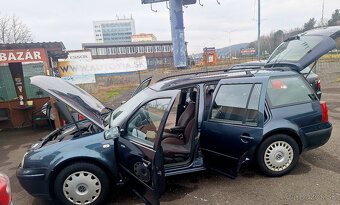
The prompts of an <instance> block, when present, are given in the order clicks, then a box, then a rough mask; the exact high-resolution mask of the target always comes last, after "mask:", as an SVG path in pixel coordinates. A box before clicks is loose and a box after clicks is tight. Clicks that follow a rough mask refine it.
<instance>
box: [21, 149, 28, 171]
mask: <svg viewBox="0 0 340 205" xmlns="http://www.w3.org/2000/svg"><path fill="white" fill-rule="evenodd" d="M27 153H28V152H26V153H25V154H24V156H23V158H22V160H21V167H22V168H24V162H25V157H26V155H27Z"/></svg>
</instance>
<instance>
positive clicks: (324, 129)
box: [303, 122, 333, 151]
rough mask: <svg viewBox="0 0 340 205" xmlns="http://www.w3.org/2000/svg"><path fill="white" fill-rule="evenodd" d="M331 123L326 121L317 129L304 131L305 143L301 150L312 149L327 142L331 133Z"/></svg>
mask: <svg viewBox="0 0 340 205" xmlns="http://www.w3.org/2000/svg"><path fill="white" fill-rule="evenodd" d="M332 129H333V127H332V124H331V123H329V122H327V123H323V124H322V125H321V126H320V129H319V130H316V131H312V132H308V133H305V135H306V144H305V147H304V150H303V151H307V150H310V149H314V148H317V147H320V146H322V145H324V144H325V143H326V142H328V140H329V138H330V137H331V134H332Z"/></svg>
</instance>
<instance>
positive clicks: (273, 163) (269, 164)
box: [257, 134, 299, 177]
mask: <svg viewBox="0 0 340 205" xmlns="http://www.w3.org/2000/svg"><path fill="white" fill-rule="evenodd" d="M298 160H299V147H298V144H297V143H296V141H295V140H294V139H293V138H292V137H290V136H288V135H286V134H276V135H273V136H270V137H268V138H266V139H265V140H264V141H263V142H262V143H261V145H260V146H259V149H258V151H257V162H258V166H259V168H260V170H261V171H262V172H263V173H264V174H265V175H267V176H272V177H278V176H282V175H285V174H287V173H289V172H290V171H291V170H292V169H293V168H294V167H295V166H296V164H297V162H298Z"/></svg>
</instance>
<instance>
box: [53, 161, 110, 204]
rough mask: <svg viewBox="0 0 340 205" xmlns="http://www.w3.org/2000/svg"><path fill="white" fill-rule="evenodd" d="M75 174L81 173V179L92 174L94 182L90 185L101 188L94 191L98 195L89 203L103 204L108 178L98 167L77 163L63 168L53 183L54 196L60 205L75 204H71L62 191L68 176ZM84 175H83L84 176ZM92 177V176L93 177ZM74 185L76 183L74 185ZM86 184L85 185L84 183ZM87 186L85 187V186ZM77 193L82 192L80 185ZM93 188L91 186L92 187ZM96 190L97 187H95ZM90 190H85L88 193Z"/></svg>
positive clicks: (108, 184)
mask: <svg viewBox="0 0 340 205" xmlns="http://www.w3.org/2000/svg"><path fill="white" fill-rule="evenodd" d="M75 173H81V174H83V175H82V176H83V177H86V176H88V175H86V174H87V173H90V174H92V175H91V180H94V181H93V182H91V183H96V186H99V187H101V188H100V191H98V190H96V192H97V191H98V192H99V194H98V195H97V196H96V197H97V198H96V199H95V200H94V201H93V202H92V203H91V205H96V204H103V203H104V201H105V200H106V198H107V195H108V193H109V188H110V183H109V177H108V176H107V174H106V173H105V171H104V170H103V169H101V168H100V167H98V166H96V165H94V164H91V163H87V162H78V163H75V164H72V165H69V166H67V167H65V168H64V169H62V170H61V171H60V172H59V173H58V175H57V177H56V179H55V181H54V194H55V197H56V199H57V200H58V201H59V202H60V203H61V204H65V205H73V204H75V203H72V202H71V201H70V200H69V199H68V198H67V197H66V196H65V194H64V191H63V186H64V182H65V180H66V179H67V178H68V179H70V178H69V176H71V175H72V174H75ZM84 173H85V174H84ZM93 175H94V176H93ZM95 177H97V179H98V180H99V183H97V181H98V180H97V179H96V178H95ZM75 184H76V183H75ZM84 184H86V183H84ZM86 186H87V185H86ZM77 187H78V191H83V190H81V189H79V188H80V185H79V186H78V185H77ZM92 187H93V186H92ZM95 188H98V187H95ZM74 190H76V189H74ZM89 190H90V189H87V191H89ZM85 191H86V188H85ZM89 195H91V194H89Z"/></svg>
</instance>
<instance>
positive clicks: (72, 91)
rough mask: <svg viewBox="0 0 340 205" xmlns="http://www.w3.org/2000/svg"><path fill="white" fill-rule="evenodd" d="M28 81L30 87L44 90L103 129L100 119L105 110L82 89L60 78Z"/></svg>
mask: <svg viewBox="0 0 340 205" xmlns="http://www.w3.org/2000/svg"><path fill="white" fill-rule="evenodd" d="M30 79H31V84H32V85H35V86H37V87H39V88H41V89H43V90H45V91H46V92H48V93H49V94H51V95H52V96H54V97H55V98H57V99H58V100H60V101H62V102H64V103H65V104H67V105H68V106H70V107H71V108H73V109H74V110H76V111H77V112H79V113H80V114H82V115H83V116H84V117H86V118H87V119H89V120H90V121H92V122H93V123H95V124H96V125H98V126H99V127H100V128H102V129H104V128H105V126H104V124H103V119H102V111H103V110H104V109H105V106H104V105H103V103H101V102H100V101H99V100H97V99H96V98H94V97H93V96H92V95H90V94H88V93H87V92H85V91H84V90H83V89H81V88H79V87H77V86H76V85H73V84H71V83H69V82H66V81H65V80H63V79H61V78H56V77H51V76H43V75H38V76H34V77H31V78H30Z"/></svg>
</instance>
